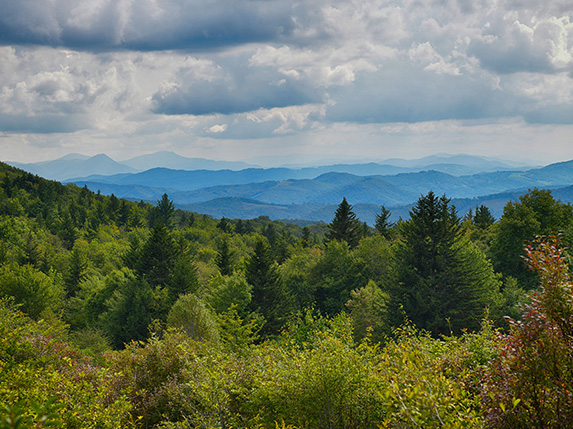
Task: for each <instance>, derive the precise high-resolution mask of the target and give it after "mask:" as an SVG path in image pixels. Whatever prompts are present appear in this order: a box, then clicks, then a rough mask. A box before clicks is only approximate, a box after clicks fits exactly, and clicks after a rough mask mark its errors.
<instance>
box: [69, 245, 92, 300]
mask: <svg viewBox="0 0 573 429" xmlns="http://www.w3.org/2000/svg"><path fill="white" fill-rule="evenodd" d="M87 268H88V263H87V261H86V260H85V259H84V257H83V256H82V254H81V253H80V252H79V251H78V250H77V248H76V249H74V250H72V252H71V253H70V263H69V265H68V270H67V271H66V273H65V276H64V284H65V286H66V294H67V295H68V296H69V297H71V296H75V295H76V293H77V292H78V291H79V289H80V283H81V282H82V281H84V280H85V279H86V278H87Z"/></svg>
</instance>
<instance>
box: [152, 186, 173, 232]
mask: <svg viewBox="0 0 573 429" xmlns="http://www.w3.org/2000/svg"><path fill="white" fill-rule="evenodd" d="M174 213H175V206H174V205H173V201H171V200H170V199H169V196H168V195H167V194H163V196H162V197H161V200H159V201H157V206H155V210H154V215H155V216H154V219H152V224H153V225H155V223H157V222H161V223H163V225H165V226H166V227H167V228H168V229H172V228H173V214H174Z"/></svg>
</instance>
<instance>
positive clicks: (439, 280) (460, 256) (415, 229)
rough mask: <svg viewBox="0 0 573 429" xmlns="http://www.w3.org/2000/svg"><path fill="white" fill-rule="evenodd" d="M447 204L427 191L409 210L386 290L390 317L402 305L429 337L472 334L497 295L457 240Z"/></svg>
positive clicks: (486, 266)
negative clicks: (393, 276) (394, 273)
mask: <svg viewBox="0 0 573 429" xmlns="http://www.w3.org/2000/svg"><path fill="white" fill-rule="evenodd" d="M449 203H450V200H449V199H447V198H446V197H445V196H443V197H440V198H439V197H437V196H436V195H434V193H433V192H430V193H428V195H426V196H422V197H421V198H420V199H419V200H418V202H417V203H416V205H415V206H414V207H413V208H412V210H411V212H410V220H409V221H407V222H404V223H403V225H402V231H401V233H402V237H403V241H402V243H401V246H400V247H399V248H398V250H397V255H396V261H397V263H396V270H397V276H398V277H397V279H396V282H395V283H394V285H393V286H391V292H392V293H391V299H392V303H393V310H394V312H395V313H394V315H395V316H398V319H400V317H401V316H400V310H399V307H400V306H402V308H403V311H404V312H405V313H406V316H407V317H408V318H409V319H410V320H412V321H413V322H414V323H415V324H416V326H418V328H422V329H426V330H428V331H430V332H432V333H433V334H434V335H440V334H450V332H451V331H453V332H455V333H460V332H461V330H462V329H464V328H468V329H470V330H471V329H478V328H479V326H480V321H481V319H482V317H483V315H484V309H485V307H486V306H488V305H492V304H494V303H495V301H496V299H497V296H498V295H497V294H498V292H499V281H498V279H497V277H496V276H495V274H494V272H493V269H492V267H491V264H490V263H489V262H488V261H487V259H486V258H485V255H484V254H483V253H482V252H481V251H480V250H479V249H478V248H477V246H475V245H473V244H472V243H471V242H469V241H467V240H465V239H464V238H463V236H462V234H461V223H460V219H459V218H458V216H457V214H456V211H455V207H453V206H451V205H450V204H449ZM395 322H396V323H401V320H395Z"/></svg>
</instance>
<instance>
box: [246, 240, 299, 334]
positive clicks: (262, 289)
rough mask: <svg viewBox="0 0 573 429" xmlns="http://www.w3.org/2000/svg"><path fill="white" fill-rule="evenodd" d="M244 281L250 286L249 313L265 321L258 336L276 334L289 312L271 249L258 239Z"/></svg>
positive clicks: (288, 300) (265, 242)
mask: <svg viewBox="0 0 573 429" xmlns="http://www.w3.org/2000/svg"><path fill="white" fill-rule="evenodd" d="M245 277H246V280H247V282H248V283H249V284H250V285H252V286H253V290H252V300H251V303H250V307H251V311H254V312H256V313H259V314H260V315H262V316H263V317H264V319H265V324H264V326H263V328H262V330H261V333H262V334H266V335H272V334H276V333H278V332H279V330H280V328H281V326H282V324H283V321H284V320H285V318H286V316H287V315H288V312H289V311H290V299H289V296H288V294H287V292H286V289H285V287H284V284H283V282H282V279H281V277H280V274H279V271H278V269H277V265H276V264H275V262H274V260H273V257H272V254H271V248H270V246H269V245H268V243H267V241H266V240H265V239H264V238H262V237H260V238H259V239H258V240H257V242H256V243H255V249H254V251H253V253H252V255H251V256H250V258H249V259H248V260H247V266H246V272H245Z"/></svg>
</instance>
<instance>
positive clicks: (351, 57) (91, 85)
mask: <svg viewBox="0 0 573 429" xmlns="http://www.w3.org/2000/svg"><path fill="white" fill-rule="evenodd" d="M159 150H171V151H175V152H177V153H179V154H181V155H185V156H190V157H204V158H210V159H227V160H247V159H250V158H253V157H261V156H280V157H281V158H279V161H280V160H283V161H285V162H291V161H293V158H292V156H293V155H296V156H297V157H298V160H305V159H314V158H318V157H323V158H328V157H340V156H347V157H349V159H350V158H353V159H370V160H377V159H385V158H390V157H403V158H417V157H421V156H425V155H429V154H435V153H452V154H455V153H470V154H476V155H486V156H492V157H500V158H506V159H507V158H513V159H515V160H524V161H529V162H533V163H538V164H540V163H549V162H554V161H558V160H569V159H573V1H571V0H395V1H390V0H341V1H337V0H334V1H333V0H328V1H326V0H306V1H305V0H200V1H199V0H85V1H83V0H18V1H15V0H0V159H1V160H10V161H24V162H26V161H39V160H44V159H54V158H57V157H59V156H63V155H65V154H67V153H70V152H76V153H82V154H86V155H95V154H98V153H106V154H108V155H110V156H111V157H112V158H114V159H116V160H122V159H126V158H129V157H131V156H135V155H140V154H144V153H151V152H155V151H159Z"/></svg>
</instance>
